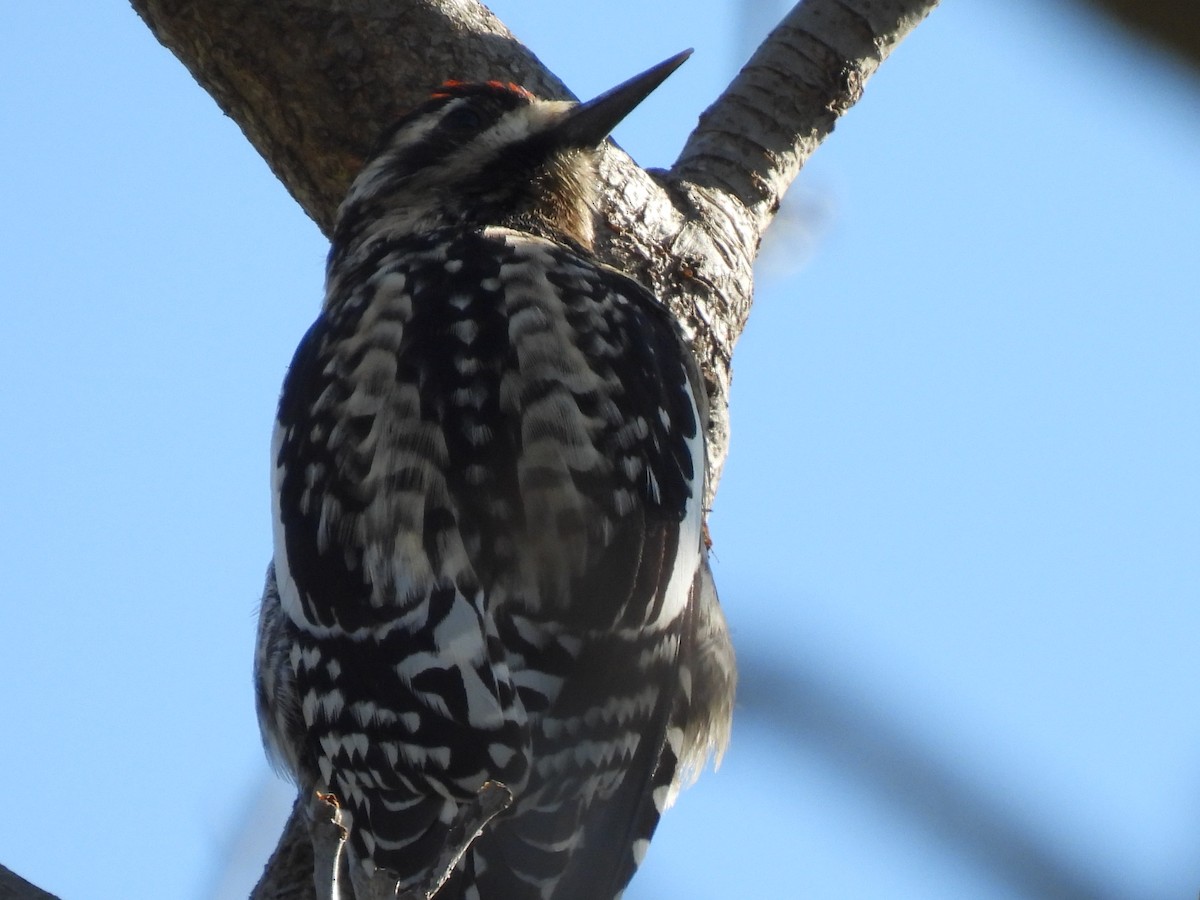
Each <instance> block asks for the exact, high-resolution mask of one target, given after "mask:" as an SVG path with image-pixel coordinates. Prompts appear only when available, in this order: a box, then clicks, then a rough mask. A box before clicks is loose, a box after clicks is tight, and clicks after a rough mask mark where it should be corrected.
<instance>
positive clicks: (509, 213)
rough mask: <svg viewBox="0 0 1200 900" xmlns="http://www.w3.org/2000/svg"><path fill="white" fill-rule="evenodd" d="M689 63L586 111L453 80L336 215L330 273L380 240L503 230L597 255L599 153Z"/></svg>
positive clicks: (638, 81)
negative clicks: (345, 257)
mask: <svg viewBox="0 0 1200 900" xmlns="http://www.w3.org/2000/svg"><path fill="white" fill-rule="evenodd" d="M690 54H691V51H690V50H687V51H685V52H683V53H680V54H677V55H675V56H673V57H671V58H670V59H668V60H665V61H664V62H661V63H659V64H658V65H657V66H654V67H653V68H651V69H649V70H647V71H646V72H643V73H642V74H641V75H638V76H636V77H635V78H631V79H630V80H629V81H626V82H625V83H624V84H621V85H619V86H617V87H615V88H613V89H612V90H610V91H607V92H605V93H603V94H601V95H600V96H599V97H597V98H596V99H594V100H590V101H588V102H587V103H572V102H567V101H550V100H539V99H537V98H536V97H534V96H533V95H532V94H530V93H529V92H528V91H526V90H524V89H523V88H520V87H518V86H516V85H514V84H505V83H501V82H497V81H489V82H487V83H484V84H465V83H461V82H454V81H450V82H447V83H446V84H444V85H443V86H442V87H441V88H439V89H438V90H437V91H436V92H434V94H433V95H432V96H431V97H430V98H429V100H428V101H426V102H425V103H424V104H422V105H421V106H420V107H418V108H417V109H415V110H413V111H412V112H411V113H409V114H408V115H406V116H405V117H404V118H402V119H401V120H400V121H399V122H397V123H395V124H394V125H393V126H392V127H391V128H389V129H388V130H387V131H386V132H385V133H384V135H383V137H382V139H381V141H380V143H379V147H378V148H377V150H376V152H375V154H374V155H373V156H372V157H371V159H370V160H369V161H368V162H367V164H366V165H365V166H364V167H363V170H362V171H361V172H360V173H359V175H358V177H357V178H356V179H355V180H354V183H353V184H352V185H351V187H350V191H349V193H348V194H347V195H346V199H345V200H344V201H343V202H342V205H341V207H340V209H339V210H338V219H337V225H336V226H335V230H334V237H333V246H334V250H333V254H332V255H331V267H332V266H333V265H334V264H335V262H336V260H337V258H338V256H340V255H342V254H346V253H349V252H351V251H352V248H353V247H356V246H361V244H362V243H363V242H364V241H371V240H373V239H375V238H377V237H382V238H387V239H395V238H402V237H404V236H406V235H410V234H422V233H425V232H428V231H432V230H434V229H438V228H444V227H464V228H478V227H484V226H488V225H504V226H509V227H514V228H519V229H521V230H525V231H531V232H533V233H537V234H543V235H546V236H548V237H555V238H560V239H561V238H568V239H570V240H573V241H576V242H578V243H579V244H581V245H583V246H587V247H590V246H591V244H592V239H593V224H592V220H593V215H594V205H595V202H594V201H595V197H594V195H595V192H596V181H597V179H596V162H595V155H596V150H597V149H598V148H599V147H600V145H601V144H602V143H603V142H604V140H605V138H607V137H608V134H609V132H611V131H612V129H613V128H614V127H615V126H616V125H617V123H618V122H620V121H621V120H622V119H623V118H625V116H626V115H627V114H628V113H629V112H630V111H631V110H632V109H633V108H634V107H636V106H637V105H638V104H639V103H641V101H642V100H644V99H645V98H646V97H647V96H648V95H649V94H650V92H651V91H653V90H654V89H655V88H656V87H658V86H659V85H660V84H661V83H662V82H663V81H664V80H665V79H666V78H667V76H668V75H670V74H671V73H672V72H673V71H675V69H677V68H678V67H679V66H680V65H682V63H683V62H684V60H686V59H687V57H688V56H689V55H690Z"/></svg>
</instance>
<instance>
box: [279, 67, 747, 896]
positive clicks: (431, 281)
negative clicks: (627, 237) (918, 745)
mask: <svg viewBox="0 0 1200 900" xmlns="http://www.w3.org/2000/svg"><path fill="white" fill-rule="evenodd" d="M686 55H687V54H680V55H679V56H677V57H673V58H672V59H670V60H667V61H666V62H664V63H662V64H660V65H659V66H656V67H654V68H653V69H651V70H649V71H648V72H646V73H644V74H643V75H640V76H638V77H636V78H634V79H632V80H631V81H629V82H626V83H625V84H623V85H621V86H620V87H618V88H615V89H613V90H611V91H609V92H607V93H606V94H603V95H602V96H600V97H598V98H597V99H595V100H593V101H591V102H589V103H584V104H575V103H566V102H546V101H540V100H537V99H535V98H534V97H532V96H531V95H530V94H528V93H527V92H526V91H524V90H522V89H521V88H518V87H516V86H514V85H510V84H502V83H498V82H489V83H487V84H462V83H457V82H448V83H447V84H446V85H444V86H443V87H442V88H441V89H439V90H438V91H437V92H436V93H434V94H433V95H432V97H431V98H430V99H429V101H428V102H426V103H425V104H424V105H422V106H421V107H419V108H418V109H416V110H415V111H414V112H412V113H411V114H410V115H408V116H407V117H405V118H404V119H402V120H401V121H400V122H399V123H398V124H396V125H395V126H394V127H393V128H391V129H390V130H389V131H388V132H387V133H386V134H385V135H384V137H383V139H382V142H381V145H380V148H379V150H378V152H377V154H376V155H375V156H374V157H373V158H372V159H371V160H370V161H369V162H368V163H367V164H366V166H365V168H364V169H363V170H362V172H361V174H359V176H358V177H357V179H356V180H355V181H354V184H353V186H352V187H351V188H350V191H349V194H348V196H347V197H346V199H345V201H344V202H343V204H342V206H341V208H340V210H339V213H338V220H337V225H336V228H335V232H334V237H333V246H332V249H331V251H330V256H329V265H328V275H327V283H326V287H327V292H326V296H325V302H324V306H323V309H322V311H321V314H320V316H319V317H318V319H317V321H316V322H315V324H314V325H313V326H312V328H311V329H309V331H308V333H307V334H306V335H305V336H304V338H303V340H302V341H301V342H300V346H299V348H298V349H297V351H296V355H295V357H294V359H293V360H292V364H291V367H290V369H289V371H288V373H287V377H286V379H285V381H284V385H283V391H282V395H281V398H280V402H279V415H278V422H277V426H276V430H275V437H274V442H273V445H272V461H273V481H272V486H273V497H274V522H275V555H274V561H273V565H272V569H271V571H270V572H269V574H268V583H267V589H266V592H265V595H264V599H263V606H262V612H261V619H260V625H259V637H258V651H257V656H256V687H257V699H258V710H259V718H260V722H261V725H262V729H263V733H264V737H265V740H266V743H267V745H268V749H269V750H270V752H271V754H272V756H273V757H274V758H275V759H276V760H277V761H278V762H279V763H280V764H281V765H282V766H283V767H284V768H286V769H287V770H288V771H289V772H290V773H291V774H292V775H293V776H294V777H295V778H296V780H297V781H298V783H299V785H300V788H301V790H302V792H304V793H305V795H308V796H313V795H321V796H322V797H326V798H328V799H329V801H331V802H332V804H333V805H334V806H336V807H337V808H339V809H340V811H341V812H340V814H341V820H340V821H341V822H342V823H343V824H344V825H345V827H346V832H347V835H348V837H347V841H346V845H345V853H344V854H343V863H342V864H343V865H348V867H349V876H350V879H351V883H352V885H353V888H354V891H355V894H356V896H358V897H359V900H363V898H364V897H368V896H395V893H396V891H397V890H399V891H400V896H402V897H405V896H420V897H425V896H427V895H431V894H432V893H433V892H435V891H436V892H437V897H438V898H439V900H441V898H446V900H458V898H477V900H525V898H539V900H546V898H560V900H563V898H569V900H609V898H612V897H614V896H616V895H619V894H620V893H621V891H622V890H623V889H624V887H625V885H626V884H627V882H628V881H629V879H630V878H631V877H632V876H633V873H634V870H635V869H636V867H637V865H638V863H639V862H640V860H641V858H642V855H643V854H644V852H645V850H646V847H647V845H648V842H649V840H650V837H651V834H652V833H653V831H654V828H655V825H656V823H657V821H658V818H659V814H660V813H661V812H662V810H663V809H664V808H665V807H666V806H667V805H668V804H669V803H670V801H671V799H672V798H673V797H674V792H675V790H676V789H677V787H678V784H679V781H680V778H681V777H683V776H684V775H685V773H687V772H690V771H694V770H696V769H698V768H699V767H700V766H702V765H703V763H704V760H705V757H706V756H707V755H708V753H709V751H710V750H713V749H716V750H717V752H719V751H720V750H721V749H722V748H723V746H724V743H725V740H726V738H727V735H728V730H729V718H730V714H731V709H732V696H733V685H734V677H735V676H734V662H733V653H732V650H731V648H730V645H729V639H728V636H727V633H726V629H725V622H724V618H723V617H722V615H721V611H720V608H719V607H718V605H717V599H716V593H715V591H714V590H713V586H712V581H711V576H710V574H709V570H708V565H707V559H706V553H707V551H706V547H705V539H704V526H703V510H702V509H701V505H702V502H703V496H704V479H705V439H704V424H705V416H706V402H705V393H704V389H703V385H702V382H701V380H700V378H699V375H698V371H697V367H696V363H695V361H694V359H693V357H692V355H691V352H690V350H689V348H688V345H687V343H686V341H685V340H684V339H683V337H682V334H681V332H680V330H679V327H678V325H677V324H676V322H675V320H674V318H673V317H672V316H671V314H670V313H669V312H668V311H667V310H666V309H665V308H664V307H663V306H662V305H661V304H660V303H659V302H658V300H656V299H655V297H654V296H652V295H651V294H650V293H649V292H648V291H647V290H646V288H644V287H643V286H642V285H640V284H638V283H637V282H635V281H634V280H632V279H631V278H629V277H628V276H626V275H624V274H622V273H621V272H619V271H616V270H615V269H612V268H609V267H607V266H605V265H602V264H601V263H600V262H599V261H598V259H597V257H596V256H595V254H594V252H593V217H594V212H593V208H594V204H595V199H596V194H597V187H598V177H597V174H596V169H595V166H596V159H595V157H596V149H597V148H598V147H599V146H600V145H601V143H602V142H603V141H604V140H605V138H606V137H607V135H608V133H609V131H610V130H611V129H612V128H613V126H615V125H616V123H617V122H618V121H620V120H621V119H622V118H623V117H624V116H625V115H626V114H627V113H628V112H629V111H630V110H632V109H633V108H634V107H635V106H636V105H637V104H638V103H640V102H641V100H642V99H644V98H645V97H646V96H647V95H648V94H649V93H650V92H651V91H652V90H654V88H655V87H657V86H658V85H659V84H660V83H661V82H662V81H663V80H664V79H665V78H666V77H667V76H668V75H669V74H670V73H671V72H672V71H674V69H675V68H677V67H678V66H679V65H680V64H681V63H682V62H683V60H684V59H685V58H686ZM497 790H499V791H501V792H502V793H503V795H504V796H503V800H502V802H501V803H500V804H499V806H496V807H495V808H494V809H492V810H490V811H488V812H482V813H481V812H480V802H479V798H480V797H481V796H482V792H485V791H497ZM505 805H507V809H505V810H504V811H503V812H501V813H500V814H499V815H495V816H494V818H493V817H492V816H493V814H494V813H495V812H496V810H497V809H499V808H500V807H503V806H505ZM489 819H490V821H489ZM319 866H320V861H318V867H319ZM327 874H329V873H327ZM316 877H317V879H318V882H320V881H321V880H322V878H324V877H325V876H324V875H322V873H321V872H320V871H318V872H317V874H316ZM439 886H441V887H440V890H439Z"/></svg>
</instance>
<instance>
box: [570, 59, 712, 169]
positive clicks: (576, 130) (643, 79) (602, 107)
mask: <svg viewBox="0 0 1200 900" xmlns="http://www.w3.org/2000/svg"><path fill="white" fill-rule="evenodd" d="M691 55H692V51H691V50H684V51H683V52H682V53H676V54H675V55H674V56H672V57H671V58H670V59H667V60H663V61H662V62H660V63H659V64H658V65H657V66H654V67H652V68H650V69H647V70H646V71H645V72H643V73H642V74H641V75H635V76H634V77H633V78H630V79H629V80H628V81H626V82H625V83H624V84H619V85H617V86H616V87H615V88H613V89H612V90H608V91H605V92H604V93H603V94H601V95H600V96H599V97H597V98H596V99H594V100H589V101H588V102H587V103H580V104H579V105H578V106H575V107H572V108H571V110H570V111H569V112H568V113H567V114H566V115H565V116H564V117H563V119H562V121H561V122H560V123H559V124H558V126H557V127H556V128H555V129H554V133H555V137H556V138H557V141H558V142H561V143H560V146H573V147H596V146H598V145H599V144H600V142H601V141H603V140H604V139H605V138H606V137H608V133H609V132H610V131H612V130H613V129H614V128H616V127H617V123H618V122H620V121H621V120H622V119H624V118H625V117H626V116H627V115H629V113H630V112H632V111H633V108H634V107H635V106H637V105H638V104H639V103H641V102H642V101H643V100H645V99H646V98H647V97H648V96H650V93H651V92H652V91H653V90H654V89H655V88H656V87H658V86H659V85H660V84H662V83H663V82H664V81H666V80H667V76H669V75H670V74H671V73H672V72H674V71H675V70H676V69H678V68H679V67H680V66H682V65H683V63H684V61H685V60H686V59H687V58H688V57H689V56H691Z"/></svg>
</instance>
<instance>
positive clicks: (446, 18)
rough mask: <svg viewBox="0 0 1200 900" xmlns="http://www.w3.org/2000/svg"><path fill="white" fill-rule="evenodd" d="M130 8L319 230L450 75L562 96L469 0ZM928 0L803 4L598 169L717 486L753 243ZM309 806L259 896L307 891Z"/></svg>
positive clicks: (624, 261)
mask: <svg viewBox="0 0 1200 900" xmlns="http://www.w3.org/2000/svg"><path fill="white" fill-rule="evenodd" d="M132 3H133V6H134V8H135V9H136V10H137V12H138V13H139V14H140V15H141V16H142V18H143V19H144V20H145V21H146V23H147V25H149V27H150V29H151V30H152V31H153V32H154V34H155V36H156V37H157V38H158V39H159V41H161V42H162V43H163V44H164V45H165V46H167V47H168V48H169V49H170V50H171V51H172V52H173V53H175V55H176V56H177V57H178V58H179V59H180V61H181V62H183V64H184V65H186V66H187V67H188V69H189V70H190V71H191V73H192V75H193V76H194V77H195V78H196V80H197V81H198V82H199V83H200V84H201V86H203V87H204V88H205V90H207V91H208V92H209V93H210V94H211V95H212V96H213V97H214V98H215V99H216V101H217V103H218V104H219V105H220V106H221V108H222V109H223V110H224V111H225V112H226V113H227V114H228V115H229V116H230V117H231V118H232V119H233V120H234V121H235V122H237V123H238V125H239V126H240V127H241V129H242V131H243V133H244V134H245V135H246V137H247V139H248V140H249V141H250V142H251V143H252V144H253V145H254V146H255V148H256V149H258V151H259V152H260V153H261V154H262V155H263V157H264V158H265V159H266V160H267V162H268V164H269V165H270V166H271V168H272V170H273V171H274V172H275V174H276V175H277V176H278V177H279V178H280V180H281V181H282V182H283V183H284V184H285V186H286V187H287V188H288V190H289V191H290V192H291V194H292V196H293V197H295V198H296V201H297V202H298V203H299V204H300V205H301V207H302V208H303V209H304V210H305V212H307V213H308V215H309V216H311V217H312V218H313V220H314V221H315V222H316V223H317V225H318V226H319V227H320V228H321V229H322V231H324V232H325V233H326V234H327V235H328V234H329V233H330V231H331V229H332V226H333V222H334V217H335V214H336V211H337V205H338V203H339V202H340V200H341V198H342V196H343V195H344V194H345V191H346V189H347V187H348V186H349V183H350V181H351V179H352V178H353V176H354V174H355V173H356V172H357V170H358V168H359V167H360V166H361V164H362V162H363V160H364V158H365V156H366V155H367V153H368V151H369V148H370V147H371V146H372V144H373V142H374V139H375V136H376V134H377V133H378V132H379V131H380V130H381V128H382V127H383V126H384V125H386V124H387V123H388V122H389V121H391V120H393V119H395V118H396V117H397V116H398V115H400V114H401V113H403V112H404V111H405V110H406V109H408V108H411V107H413V106H415V105H417V104H418V103H420V102H421V101H422V100H424V99H425V97H427V96H428V94H429V92H430V91H431V89H432V88H434V87H436V86H437V85H438V84H440V83H441V82H442V81H443V80H445V79H446V78H448V77H453V78H456V79H459V80H467V81H471V80H488V79H494V78H499V79H502V80H505V81H514V82H516V83H519V84H522V85H524V86H525V87H527V88H528V89H530V90H531V91H533V92H534V93H535V94H539V95H541V96H543V97H549V98H560V99H562V98H571V97H572V95H571V94H570V92H569V91H568V90H567V89H566V87H565V86H564V85H563V84H562V83H561V82H560V81H558V80H557V79H556V78H555V77H554V76H553V75H552V74H551V73H549V72H548V71H547V70H546V69H545V67H544V66H542V65H541V63H540V62H538V60H537V58H536V57H535V56H533V54H532V53H530V52H529V50H527V49H526V48H524V47H523V46H521V45H520V44H519V43H518V42H517V41H516V40H515V39H514V38H513V36H512V35H511V34H510V33H509V32H508V30H507V29H506V28H505V27H504V25H503V24H502V23H501V22H500V21H499V20H498V19H496V18H495V16H493V15H492V14H491V13H490V12H489V11H488V10H487V9H486V8H484V7H483V6H482V5H480V4H478V3H477V2H474V0H132ZM936 5H937V0H807V2H804V3H802V4H801V5H798V6H797V7H796V8H795V9H793V10H792V11H791V13H789V14H788V16H787V17H786V18H785V19H784V21H783V22H782V23H781V24H780V25H779V26H778V27H777V28H776V29H775V30H774V31H773V32H772V33H771V35H770V36H769V37H768V38H767V40H766V41H765V42H764V43H763V44H762V46H761V47H760V48H759V50H758V52H757V53H755V55H754V56H753V57H752V58H751V60H750V62H749V63H747V65H746V66H745V68H744V69H743V70H742V71H741V73H740V74H739V75H738V76H737V78H735V80H734V81H733V82H732V83H731V84H730V85H729V87H728V88H727V89H726V91H725V92H724V93H723V94H722V95H721V97H719V98H718V99H717V100H716V102H714V103H713V104H712V106H710V107H709V108H708V109H707V110H706V111H705V112H704V114H703V115H702V116H701V118H700V122H699V124H698V126H697V127H696V129H695V131H694V132H693V133H692V135H691V136H690V138H689V140H688V142H687V144H686V145H685V147H684V149H683V152H682V153H681V155H680V157H679V159H678V160H677V161H676V162H675V164H674V165H673V166H672V167H671V168H670V169H669V170H666V171H655V172H647V171H645V170H642V169H640V168H638V167H637V165H635V164H634V163H633V161H632V160H630V159H629V157H628V156H627V155H626V154H624V153H623V152H621V151H620V150H619V149H617V148H610V149H609V150H608V151H607V152H606V153H605V155H604V157H603V160H602V163H601V175H602V177H603V179H604V182H605V186H606V190H605V195H604V200H603V203H602V209H601V210H600V211H599V213H600V226H601V227H600V228H599V229H598V231H599V234H600V242H599V243H600V251H601V253H602V255H603V256H605V257H606V258H607V259H608V261H610V262H612V263H613V264H614V265H616V266H617V267H618V268H621V269H623V270H625V271H627V272H629V273H630V274H632V275H634V276H635V277H637V278H639V279H641V280H642V281H643V282H644V283H645V284H646V285H647V286H649V287H650V288H651V289H652V290H653V291H654V292H655V293H656V295H657V296H659V297H660V298H661V299H662V300H663V301H664V302H666V303H667V304H668V305H669V306H670V308H671V309H672V311H673V312H674V313H675V314H676V315H677V316H678V318H679V320H680V321H681V323H682V324H683V326H684V328H685V330H686V331H687V332H688V333H689V335H690V336H691V337H692V339H693V344H694V346H695V349H696V355H697V357H698V358H699V359H700V361H701V366H702V368H703V371H704V375H705V380H706V386H707V389H708V392H709V395H710V398H709V399H710V408H711V410H712V421H711V425H710V434H709V448H710V458H709V467H710V473H709V474H710V477H709V485H710V491H711V490H715V486H716V484H717V481H718V479H719V476H720V470H721V467H722V464H723V462H724V460H725V454H726V449H727V446H728V433H729V430H728V388H729V377H730V361H731V359H732V354H733V345H734V343H735V341H736V340H737V337H738V335H739V334H740V333H741V331H742V328H743V326H744V325H745V321H746V317H747V315H748V313H749V310H750V302H751V295H752V289H753V275H752V267H753V262H754V258H755V255H756V253H757V251H758V247H759V243H760V241H761V239H762V236H763V233H764V232H765V231H766V229H767V226H768V225H769V224H770V222H771V220H772V218H773V217H774V215H775V213H776V212H777V211H778V209H779V204H780V202H781V201H782V198H783V194H784V192H785V191H786V190H787V188H788V186H789V185H790V184H791V182H792V180H793V179H794V178H795V176H796V174H797V173H798V172H799V170H800V167H801V166H802V165H803V164H804V162H805V161H806V160H807V159H808V157H809V156H810V155H811V154H812V153H813V151H814V150H815V149H816V148H817V147H818V146H819V145H820V143H821V142H822V141H823V140H824V139H825V137H826V136H827V135H828V134H829V133H830V132H831V131H832V130H833V127H834V124H835V123H836V121H837V119H838V117H839V116H840V115H842V114H843V113H844V112H845V111H846V110H848V109H849V108H850V107H851V106H853V105H854V103H855V102H856V101H857V100H858V98H859V97H860V96H861V94H862V91H863V87H864V85H865V84H866V82H867V80H868V79H869V78H870V77H871V75H872V74H873V73H874V72H875V70H876V69H877V68H878V66H879V64H880V63H881V62H882V61H883V60H884V59H885V58H887V56H888V55H889V54H890V53H891V51H892V49H893V48H894V47H895V46H896V44H898V43H899V41H900V40H901V39H902V38H903V37H904V36H905V35H906V34H908V32H909V31H911V30H912V29H913V28H914V27H916V25H917V24H918V23H919V22H920V21H921V20H922V19H923V18H924V17H925V16H926V15H928V14H929V12H930V11H931V10H932V9H933V7H934V6H936ZM621 74H624V73H614V76H619V75H621ZM706 499H707V500H708V501H709V502H711V496H710V497H709V498H706ZM302 810H303V804H302V803H298V804H297V806H296V807H295V809H294V810H293V813H292V817H291V819H290V820H289V822H288V824H287V826H286V827H285V829H284V833H283V835H282V836H281V838H280V842H279V845H278V846H277V848H276V851H275V853H274V854H273V855H272V857H271V859H270V861H269V862H268V864H267V868H266V871H265V873H264V875H263V878H262V880H261V881H260V882H259V884H258V886H257V888H256V889H255V891H254V894H253V896H254V897H255V898H260V900H266V898H272V900H277V898H310V897H312V896H313V886H312V851H311V847H310V846H309V837H308V831H307V827H306V825H305V823H304V820H303V811H302Z"/></svg>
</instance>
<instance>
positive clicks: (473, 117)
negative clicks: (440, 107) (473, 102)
mask: <svg viewBox="0 0 1200 900" xmlns="http://www.w3.org/2000/svg"><path fill="white" fill-rule="evenodd" d="M482 124H483V117H482V116H481V115H479V111H478V110H475V109H472V108H471V107H469V106H460V107H458V108H457V109H454V110H451V111H450V112H448V113H447V114H446V117H445V118H444V119H442V126H443V127H445V128H449V129H450V130H451V131H471V130H473V129H475V128H478V127H479V126H480V125H482Z"/></svg>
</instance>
